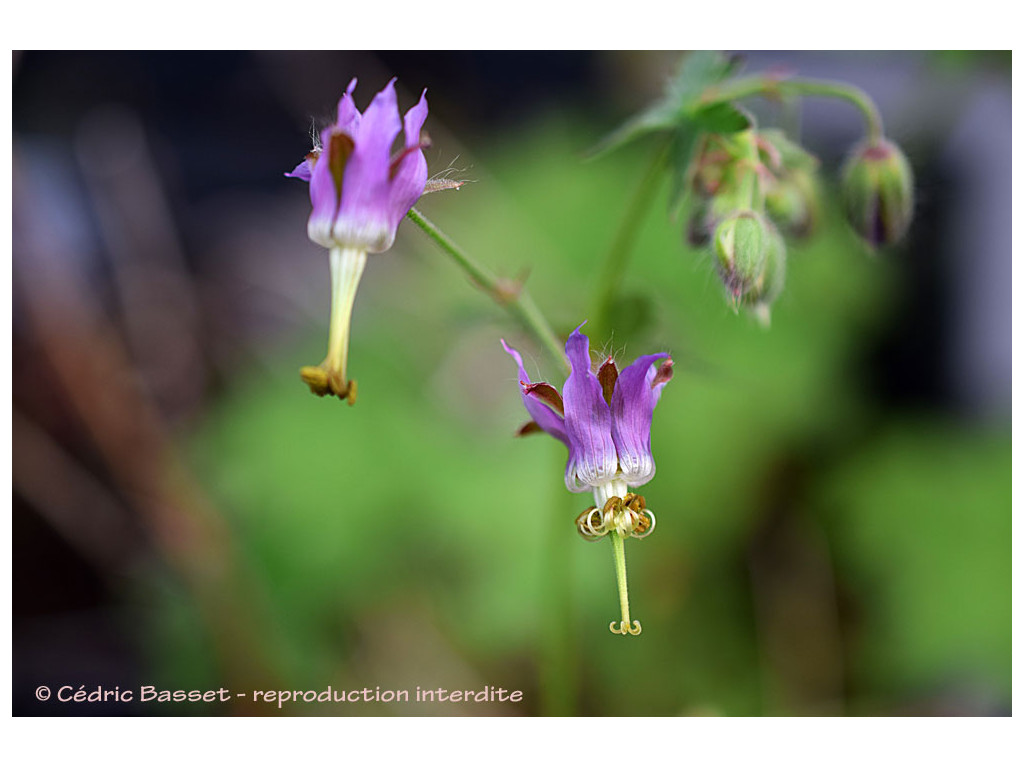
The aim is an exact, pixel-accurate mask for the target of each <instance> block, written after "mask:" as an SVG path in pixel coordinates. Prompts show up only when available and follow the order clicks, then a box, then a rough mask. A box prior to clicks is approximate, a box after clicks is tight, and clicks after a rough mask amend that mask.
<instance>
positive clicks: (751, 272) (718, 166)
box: [688, 129, 817, 323]
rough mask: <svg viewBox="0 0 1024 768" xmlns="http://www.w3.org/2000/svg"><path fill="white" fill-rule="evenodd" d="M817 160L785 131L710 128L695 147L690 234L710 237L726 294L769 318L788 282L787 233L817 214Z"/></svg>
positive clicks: (702, 239) (806, 228) (696, 239)
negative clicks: (697, 150) (728, 131)
mask: <svg viewBox="0 0 1024 768" xmlns="http://www.w3.org/2000/svg"><path fill="white" fill-rule="evenodd" d="M816 166H817V161H816V160H815V159H814V158H813V157H811V156H810V155H808V154H807V153H806V152H804V151H803V150H802V149H800V148H799V147H798V146H796V145H795V144H793V143H792V142H789V141H788V140H787V139H785V137H784V136H782V135H781V134H777V133H774V132H770V131H764V132H758V131H756V130H753V129H750V130H747V131H742V132H739V133H735V134H730V135H717V134H713V135H709V136H707V137H706V138H705V141H704V144H703V146H702V147H701V151H700V153H699V155H698V159H697V166H696V169H695V172H694V174H693V183H694V189H695V191H696V192H697V194H698V196H699V198H700V200H699V204H698V206H697V210H696V211H695V212H694V214H693V216H692V217H691V219H690V224H689V228H688V231H689V237H690V241H691V243H693V244H694V245H699V244H704V243H708V242H710V244H711V251H712V254H713V257H714V263H715V268H716V270H717V272H718V276H719V278H720V279H721V281H722V284H723V285H724V286H725V290H726V294H727V296H728V298H729V300H730V301H731V302H732V303H733V306H734V307H739V306H741V305H742V306H745V307H747V308H748V309H750V310H751V311H752V312H753V314H754V315H755V316H756V317H757V318H758V319H759V320H761V321H762V322H764V323H767V322H768V319H769V310H770V307H771V304H772V302H773V301H775V299H776V298H777V297H778V295H779V293H781V291H782V286H783V283H784V282H785V275H786V244H785V240H784V239H783V234H782V233H783V232H786V233H787V234H790V235H791V236H794V237H799V236H805V235H807V234H809V233H810V232H811V230H812V229H813V227H814V224H815V220H816V218H817V197H816V189H817V183H816V181H815V177H814V173H815V169H816Z"/></svg>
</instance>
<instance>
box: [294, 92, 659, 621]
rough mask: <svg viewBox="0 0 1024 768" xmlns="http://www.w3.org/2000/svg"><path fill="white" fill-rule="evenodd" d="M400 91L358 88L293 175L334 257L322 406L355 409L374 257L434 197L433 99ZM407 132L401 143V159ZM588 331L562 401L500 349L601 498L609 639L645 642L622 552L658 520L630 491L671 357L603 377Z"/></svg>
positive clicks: (598, 526) (577, 483) (542, 423)
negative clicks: (616, 614)
mask: <svg viewBox="0 0 1024 768" xmlns="http://www.w3.org/2000/svg"><path fill="white" fill-rule="evenodd" d="M394 83H395V81H394V80H392V81H391V82H389V83H388V84H387V86H386V87H385V88H384V89H383V90H382V91H380V92H379V93H378V94H377V95H376V96H375V97H374V99H373V101H372V102H371V103H370V105H369V107H368V108H367V109H366V111H365V112H364V113H360V112H359V110H358V109H357V108H356V106H355V102H354V100H353V98H352V94H353V92H354V90H355V86H356V81H355V80H352V81H351V82H350V83H349V86H348V88H347V89H346V91H345V93H344V95H343V96H342V97H341V100H340V101H339V103H338V112H337V122H336V123H334V124H333V125H331V126H329V127H327V128H326V129H324V130H323V131H322V132H321V133H320V141H319V144H318V145H317V146H316V147H314V149H313V151H312V152H310V153H309V154H308V155H307V156H306V158H305V160H303V161H302V162H301V163H300V164H299V165H298V166H297V167H296V168H295V169H294V170H293V171H291V173H289V174H286V175H288V176H292V177H295V178H299V179H303V180H305V181H307V182H309V195H310V200H311V202H312V205H313V210H312V213H311V214H310V217H309V223H308V228H307V229H308V234H309V237H310V239H311V240H313V242H315V243H317V244H319V245H322V246H323V247H325V248H327V249H328V250H329V251H330V265H331V285H332V309H331V325H330V333H329V339H328V352H327V356H326V357H325V359H324V361H323V362H322V363H321V364H320V365H318V366H308V367H305V368H303V369H302V370H301V376H302V378H303V380H304V381H305V382H306V383H307V384H308V385H309V387H310V389H311V390H312V391H313V392H314V393H315V394H317V395H320V396H324V395H335V396H337V397H339V398H342V399H345V400H347V401H348V402H349V403H350V404H352V403H354V402H355V399H356V392H357V389H356V383H355V382H354V381H351V380H349V379H348V378H347V370H346V369H347V359H348V338H349V327H350V321H351V314H352V307H353V303H354V300H355V294H356V289H357V287H358V284H359V280H360V278H361V276H362V273H363V268H364V267H365V265H366V258H367V254H368V253H379V252H381V251H386V250H387V249H389V248H390V247H391V245H392V243H393V242H394V240H395V234H396V232H397V229H398V225H399V223H400V222H401V220H402V219H403V218H404V217H405V215H406V214H407V213H408V212H409V210H410V209H411V208H412V206H413V205H414V204H415V203H416V201H417V200H418V199H419V198H420V197H421V196H422V195H423V194H424V192H425V191H427V163H426V159H425V158H424V156H423V148H424V147H425V146H426V141H425V140H424V139H423V137H422V136H421V130H422V127H423V123H424V121H425V120H426V117H427V101H426V92H424V94H423V95H422V96H421V97H420V100H419V102H418V103H417V104H416V106H414V107H413V108H412V109H410V110H409V111H408V112H406V114H405V116H404V119H403V118H402V117H401V116H400V113H399V111H398V101H397V96H396V93H395V86H394ZM402 131H404V141H403V142H402V145H401V147H400V148H399V149H398V151H397V152H394V153H393V152H392V145H393V144H394V143H395V141H396V139H397V138H398V134H399V132H402ZM580 328H582V326H580ZM580 328H577V329H576V330H575V331H573V333H572V334H571V335H570V336H569V339H568V341H567V342H566V346H565V353H566V356H567V358H568V360H569V364H570V368H571V373H570V374H569V377H568V379H567V380H566V382H565V385H564V387H563V389H562V392H561V394H559V392H558V390H557V389H555V388H554V387H553V386H551V385H550V384H546V383H543V382H536V383H535V382H531V381H530V378H529V376H528V375H527V373H526V370H525V368H524V367H523V361H522V358H521V356H520V355H519V353H518V352H517V351H516V350H515V349H513V348H511V347H509V346H508V345H507V344H505V342H504V341H502V345H503V346H504V347H505V350H506V351H507V352H508V353H509V354H510V355H511V356H512V357H513V359H514V360H515V362H516V365H517V366H518V372H519V381H520V387H521V391H522V399H523V405H524V406H525V407H526V410H527V412H528V413H529V414H530V417H531V418H532V421H531V422H529V423H528V424H527V425H525V426H524V427H523V428H522V429H521V430H520V434H527V433H529V432H532V431H538V430H540V431H544V432H546V433H547V434H549V435H551V436H552V437H554V438H555V439H557V440H559V441H561V442H562V443H564V444H565V446H566V447H567V448H568V451H569V457H568V462H567V464H566V469H565V484H566V487H568V489H569V490H570V491H573V492H575V493H580V492H586V491H592V492H593V495H594V502H595V506H593V507H589V508H588V509H586V510H584V512H583V513H582V514H581V515H580V516H579V517H578V518H577V521H576V525H577V528H578V530H579V532H580V534H581V535H582V536H583V537H584V538H585V539H587V540H588V541H593V540H596V539H599V538H602V537H605V536H608V535H609V534H610V535H611V536H610V537H611V539H612V541H613V545H614V546H615V557H616V574H617V577H618V579H619V594H620V603H621V608H622V620H621V621H620V622H619V623H618V627H616V623H615V622H612V627H611V628H612V631H613V632H616V633H618V634H623V635H625V634H639V633H640V624H639V622H636V621H632V622H631V621H630V618H629V608H628V601H627V599H626V586H625V555H624V554H623V549H622V543H623V541H624V539H625V538H627V537H635V538H643V537H644V536H646V535H648V534H650V533H651V531H653V530H654V525H655V519H654V515H653V513H651V512H650V510H648V509H647V508H646V502H645V500H644V498H643V497H642V496H639V495H638V494H635V493H631V492H630V491H629V487H630V486H632V487H634V488H635V487H637V486H640V485H643V484H644V483H647V482H648V481H650V480H651V478H653V477H654V472H655V464H654V458H653V456H652V454H651V419H652V415H653V412H654V407H655V405H656V404H657V402H658V399H659V397H660V396H661V391H662V389H663V388H664V387H665V384H667V383H668V381H669V380H670V379H671V378H672V361H671V359H670V358H669V356H668V355H667V354H666V353H659V354H653V355H645V356H642V357H639V358H637V360H636V361H635V362H633V363H632V364H631V365H629V366H627V367H626V368H624V369H623V370H622V371H619V370H618V367H617V366H616V364H615V362H614V361H613V360H612V359H611V358H608V359H607V360H605V361H604V363H603V364H602V365H601V366H600V368H599V369H598V370H597V372H596V373H595V372H594V371H593V370H592V367H591V359H590V342H589V339H588V338H587V337H586V336H585V335H584V334H583V333H581V331H580Z"/></svg>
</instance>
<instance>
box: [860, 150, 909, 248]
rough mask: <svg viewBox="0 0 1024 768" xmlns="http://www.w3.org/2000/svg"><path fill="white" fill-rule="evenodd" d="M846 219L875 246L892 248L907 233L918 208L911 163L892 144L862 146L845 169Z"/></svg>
mask: <svg viewBox="0 0 1024 768" xmlns="http://www.w3.org/2000/svg"><path fill="white" fill-rule="evenodd" d="M842 184H843V199H844V203H845V207H846V216H847V218H848V219H849V221H850V223H851V224H852V225H853V228H854V229H855V230H856V231H857V234H859V235H860V236H861V237H862V238H864V239H865V240H867V241H868V242H869V243H870V244H871V245H873V246H876V247H877V246H879V245H891V244H892V243H895V242H896V241H897V240H899V239H900V238H901V237H903V235H904V234H905V233H906V231H907V228H908V227H909V226H910V218H911V215H912V213H913V208H914V179H913V172H912V171H911V169H910V163H908V162H907V158H906V157H905V156H904V154H903V152H902V151H901V150H900V148H899V147H897V146H896V145H895V144H893V143H892V142H891V141H886V140H885V139H880V140H879V141H877V142H875V143H865V144H861V145H859V146H858V147H857V148H856V149H855V150H854V152H853V154H852V155H851V156H850V159H849V160H847V162H846V165H845V166H844V168H843V181H842Z"/></svg>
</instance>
